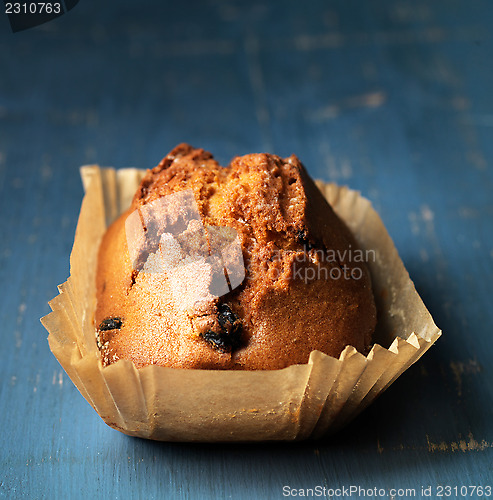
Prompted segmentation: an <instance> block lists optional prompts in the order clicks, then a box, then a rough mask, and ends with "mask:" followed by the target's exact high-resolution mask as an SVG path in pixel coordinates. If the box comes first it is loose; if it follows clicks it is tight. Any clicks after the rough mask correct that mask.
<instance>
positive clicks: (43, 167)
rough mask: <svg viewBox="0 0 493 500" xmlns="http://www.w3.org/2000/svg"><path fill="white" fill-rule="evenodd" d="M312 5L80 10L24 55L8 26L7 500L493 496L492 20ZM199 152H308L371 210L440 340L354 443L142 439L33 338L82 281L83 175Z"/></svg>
mask: <svg viewBox="0 0 493 500" xmlns="http://www.w3.org/2000/svg"><path fill="white" fill-rule="evenodd" d="M307 4H308V5H302V4H301V3H300V2H294V1H285V2H281V1H271V2H267V1H265V0H264V1H249V2H247V1H244V0H241V1H240V0H233V1H226V0H210V1H208V2H198V1H196V2H187V3H186V5H185V4H183V6H180V5H181V4H180V3H179V2H173V3H171V2H167V3H164V2H157V1H151V0H146V1H143V2H139V3H138V6H137V3H136V2H130V1H129V0H126V1H124V0H122V1H120V2H118V5H119V6H118V8H116V7H114V6H110V5H105V6H102V5H101V3H97V2H90V1H89V0H81V1H80V2H79V4H78V5H77V7H76V8H74V9H73V10H71V11H70V12H69V13H68V14H66V15H64V16H62V17H61V18H58V19H57V20H55V21H53V22H51V23H49V24H46V25H43V26H40V27H38V28H35V29H32V30H28V31H25V32H20V33H17V34H15V35H14V34H12V33H11V32H10V31H9V25H8V21H7V18H6V16H5V15H0V49H1V50H0V68H1V74H0V214H1V217H0V280H1V283H2V284H3V287H2V290H3V293H2V300H1V302H0V321H1V324H2V328H1V329H0V337H1V339H0V340H1V346H2V347H1V349H0V407H1V409H2V412H1V416H0V419H1V424H2V430H3V432H2V435H1V437H0V464H1V466H0V497H5V498H79V497H84V498H93V497H101V498H146V499H147V498H168V497H169V498H201V499H202V498H203V499H208V498H211V499H212V498H235V499H236V498H238V499H243V498H245V499H248V498H255V497H259V498H269V499H270V498H283V496H282V487H283V486H284V485H289V486H291V487H293V488H302V487H305V488H309V487H312V488H313V487H315V486H317V485H320V486H325V487H326V488H335V487H342V486H349V485H358V486H362V487H366V488H373V487H375V486H376V487H379V488H380V487H381V488H392V487H399V488H416V490H417V495H416V497H419V496H420V495H419V493H420V488H421V486H422V485H425V486H428V485H432V486H433V487H436V486H437V485H451V486H459V487H460V486H461V485H473V484H482V485H486V484H490V485H492V483H493V471H492V465H491V464H492V461H493V428H492V425H491V422H492V421H493V403H492V401H493V372H492V370H493V368H492V363H491V357H492V355H493V347H492V340H491V339H492V337H491V331H492V325H493V309H492V307H491V297H492V296H493V284H492V283H493V230H492V229H493V228H492V222H491V221H492V219H493V165H492V163H493V140H492V133H493V128H492V127H493V93H492V91H491V89H492V88H493V65H492V63H491V61H492V60H493V40H492V35H491V33H492V29H493V10H492V9H491V4H490V2H488V1H487V0H472V1H465V0H456V1H453V2H451V1H446V0H436V1H434V2H426V1H422V2H418V3H416V2H413V1H411V0H399V1H397V2H396V1H390V0H376V1H374V2H356V1H355V0H351V1H342V0H341V1H332V2H324V1H322V0H320V1H312V2H309V3H307ZM113 7H114V8H113ZM181 141H188V142H190V143H192V144H193V145H195V146H200V147H204V148H206V149H209V150H211V151H212V152H213V153H214V154H215V155H216V156H217V158H218V159H219V160H220V161H221V162H227V161H228V160H229V159H230V158H231V157H232V156H234V155H236V154H245V153H248V152H257V151H262V150H263V151H268V152H273V153H277V154H280V155H289V154H291V153H292V152H295V153H296V154H297V155H298V156H299V157H300V158H301V159H302V161H303V162H304V163H305V165H306V166H307V168H308V170H309V171H310V173H311V174H312V176H314V177H318V178H321V179H323V180H326V181H336V182H339V183H342V184H348V185H349V186H350V187H352V188H354V189H359V190H361V191H362V193H363V195H365V196H367V197H368V198H370V199H371V200H372V202H373V203H374V205H375V206H376V208H377V210H378V211H379V213H380V214H381V216H382V218H383V220H384V222H385V224H386V226H387V229H388V230H389V233H390V234H391V236H392V237H393V238H394V241H395V243H396V246H397V248H398V250H399V252H400V254H401V256H402V258H403V261H404V263H405V265H406V266H407V268H408V270H409V273H410V275H411V277H412V279H413V280H414V281H415V284H416V287H417V289H418V291H419V292H420V294H421V296H422V297H423V299H424V301H425V303H426V305H427V306H428V308H429V310H430V312H431V313H432V315H433V316H434V318H435V321H436V323H437V324H438V326H439V327H440V328H441V329H442V330H443V332H444V334H443V336H442V338H441V339H440V340H439V342H438V343H437V345H436V346H434V347H433V348H432V349H431V350H430V351H429V352H428V353H427V354H426V355H425V356H424V357H423V359H422V360H421V361H420V362H419V363H417V364H416V365H414V366H413V367H412V368H411V369H410V370H408V371H407V372H406V373H405V374H404V375H403V376H402V377H401V378H400V379H399V380H398V381H397V382H396V383H395V384H394V385H393V386H392V387H391V388H390V389H389V390H388V391H387V392H386V393H385V394H384V395H382V396H381V397H380V398H379V399H378V400H377V401H376V402H375V403H374V404H372V405H371V406H370V407H369V408H368V409H367V410H365V412H364V413H363V414H362V415H360V416H359V417H358V419H357V420H356V421H354V422H353V423H352V424H350V425H349V426H348V427H347V428H345V429H344V430H342V431H341V432H340V433H339V434H338V435H337V436H336V437H333V438H331V439H324V440H320V441H316V442H307V443H300V444H296V445H293V444H268V445H267V444H264V445H234V446H225V445H214V446H212V445H193V446H192V445H179V444H163V443H154V442H148V441H144V440H139V439H133V438H128V437H127V436H124V435H122V434H120V433H118V432H117V431H114V430H112V429H110V428H108V427H107V426H106V425H105V424H104V423H103V422H102V421H101V420H100V419H99V417H98V416H97V414H96V413H95V412H94V411H93V410H92V409H91V407H90V406H89V405H88V404H87V403H86V402H85V400H84V399H83V398H82V397H81V396H80V394H78V392H77V390H76V389H75V387H74V386H73V385H72V383H71V382H70V381H69V380H68V378H67V377H66V376H65V374H64V373H62V370H61V368H60V366H59V365H58V364H57V362H56V360H55V358H54V357H53V356H52V355H51V353H50V351H49V349H48V344H47V342H46V332H45V331H44V329H43V327H42V326H41V324H40V323H39V318H40V317H41V316H43V315H45V314H47V313H48V311H49V308H48V305H47V302H48V300H50V299H51V298H52V297H53V296H54V295H55V294H56V285H57V284H59V283H62V282H63V281H65V279H66V277H67V276H68V256H69V253H70V248H71V244H72V241H73V236H74V230H75V224H76V220H77V215H78V210H79V206H80V202H81V199H82V185H81V182H80V178H79V173H78V167H79V166H80V165H81V164H88V163H95V162H97V163H99V164H101V165H114V166H117V167H125V166H139V167H152V166H154V165H155V164H157V163H158V162H159V160H160V159H161V157H162V156H163V155H164V154H165V153H167V152H168V150H170V149H171V148H172V147H173V146H174V145H175V144H176V143H178V142H181ZM354 498H357V497H354Z"/></svg>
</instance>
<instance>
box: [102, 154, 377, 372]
mask: <svg viewBox="0 0 493 500" xmlns="http://www.w3.org/2000/svg"><path fill="white" fill-rule="evenodd" d="M355 256H356V257H359V258H355ZM96 294H97V307H96V313H95V323H96V326H97V343H98V347H99V350H100V352H101V356H102V359H103V364H104V365H110V364H112V363H115V362H117V361H118V360H120V359H126V360H130V361H132V362H133V363H134V364H135V366H136V367H137V368H142V367H144V366H148V365H160V366H165V367H172V368H197V369H231V370H274V369H280V368H284V367H287V366H290V365H294V364H303V363H307V362H308V359H309V356H310V353H311V352H312V351H315V350H317V351H321V352H323V353H325V354H328V355H330V356H333V357H338V356H339V355H340V353H341V352H342V351H343V349H344V348H345V347H346V346H348V345H350V346H353V347H354V348H356V349H357V350H358V351H359V352H361V353H363V354H366V353H367V352H368V349H369V346H370V343H371V339H372V333H373V332H374V329H375V324H376V309H375V302H374V297H373V292H372V287H371V281H370V275H369V272H368V269H367V267H366V264H365V262H363V261H362V259H361V254H360V253H358V245H357V244H356V241H355V240H354V238H353V235H352V234H351V232H350V231H349V229H348V228H347V226H346V225H345V224H344V223H343V222H342V221H341V220H340V219H339V217H338V216H337V215H336V214H335V213H334V211H333V210H332V208H331V206H330V205H329V204H328V202H327V201H326V200H325V198H324V197H323V196H322V194H321V193H320V191H319V190H318V188H317V187H316V186H315V184H314V183H313V181H312V180H311V178H310V177H309V175H308V174H307V172H306V170H305V168H304V167H303V165H302V164H301V163H300V161H299V160H298V158H297V157H296V156H294V155H293V156H290V157H289V158H285V159H283V158H280V157H279V156H275V155H269V154H250V155H246V156H242V157H236V158H234V159H233V160H232V161H231V163H230V165H229V166H227V167H221V166H220V165H219V164H218V163H217V162H216V161H215V160H214V158H213V157H212V155H211V154H210V153H208V152H206V151H204V150H202V149H194V148H193V147H191V146H189V145H187V144H181V145H179V146H177V147H176V148H175V149H173V150H172V151H171V152H170V153H169V154H168V155H167V156H166V157H165V158H164V159H163V160H162V161H161V162H160V164H159V165H158V166H157V167H155V168H154V169H152V170H149V171H147V173H146V174H145V176H144V177H143V179H142V181H141V183H140V186H139V188H138V190H137V192H136V193H135V196H134V198H133V201H132V203H131V206H130V207H129V208H128V209H127V210H126V211H125V212H124V213H122V214H121V215H120V216H119V217H118V218H117V219H116V220H115V221H114V222H113V223H112V225H111V226H110V227H109V228H108V230H107V231H106V233H105V235H104V237H103V239H102V242H101V245H100V249H99V255H98V268H97V275H96Z"/></svg>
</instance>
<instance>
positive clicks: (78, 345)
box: [41, 166, 441, 441]
mask: <svg viewBox="0 0 493 500" xmlns="http://www.w3.org/2000/svg"><path fill="white" fill-rule="evenodd" d="M143 174H144V171H142V170H137V169H122V170H118V171H116V170H114V169H111V168H105V169H101V168H99V167H97V166H87V167H82V169H81V175H82V179H83V184H84V188H85V190H86V194H85V196H84V199H83V202H82V207H81V212H80V216H79V222H78V225H77V230H76V234H75V241H74V246H73V249H72V253H71V256H70V271H71V275H70V277H69V278H68V280H67V281H66V282H65V283H64V284H63V285H60V286H59V287H58V288H59V292H60V294H59V295H58V296H57V297H55V298H54V299H53V300H52V301H51V302H50V306H51V308H52V310H53V312H51V313H50V314H48V315H47V316H45V317H44V318H42V320H41V321H42V323H43V325H44V326H45V327H46V329H47V330H48V331H49V336H48V341H49V344H50V348H51V350H52V352H53V354H54V355H55V356H56V358H57V359H58V361H59V362H60V364H61V365H62V367H63V368H64V369H65V371H66V372H67V374H68V375H69V377H70V378H71V379H72V381H73V382H74V384H75V385H76V386H77V388H78V389H79V391H80V392H81V394H82V395H83V396H84V397H85V398H86V399H87V401H89V403H90V404H91V405H92V407H93V408H94V409H95V410H96V411H97V412H98V414H99V415H100V416H101V418H102V419H103V420H104V421H105V422H106V423H107V424H108V425H109V426H111V427H113V428H115V429H118V430H119V431H121V432H124V433H125V434H129V435H132V436H140V437H143V438H148V439H156V440H163V441H261V440H300V439H306V438H315V437H319V436H322V435H324V434H326V433H328V432H332V431H335V430H336V429H338V428H339V427H341V426H342V425H344V424H346V423H347V422H348V421H349V420H351V419H352V418H354V417H355V416H356V415H357V414H358V413H359V412H361V411H362V410H363V409H364V408H365V407H366V406H367V405H368V404H370V403H371V402H372V401H373V400H374V399H375V397H376V396H377V395H378V394H380V393H381V392H382V391H384V390H385V389H386V388H387V387H388V386H389V385H390V384H391V383H392V382H393V381H394V380H395V379H396V378H397V377H398V376H399V375H400V374H401V373H402V372H404V371H405V370H406V369H407V368H409V366H410V365H411V364H413V363H414V362H415V361H417V360H418V359H419V358H420V357H421V356H422V355H423V354H424V353H425V352H426V350H427V349H429V347H430V346H431V345H432V344H433V343H434V342H435V341H436V339H437V338H438V337H439V336H440V334H441V332H440V330H439V329H438V328H437V327H436V325H435V324H434V322H433V319H432V317H431V316H430V314H429V312H428V311H427V309H426V307H425V306H424V304H423V302H422V301H421V299H420V297H419V296H418V294H417V292H416V290H415V288H414V285H413V283H412V281H411V280H410V279H409V275H408V273H407V271H406V270H405V268H404V265H403V263H402V261H401V260H400V258H399V256H398V254H397V251H396V249H395V247H394V245H393V243H392V240H391V238H390V236H389V235H388V233H387V231H386V230H385V227H384V226H383V223H382V221H381V219H380V217H379V216H378V214H377V213H376V212H375V210H374V209H373V208H372V206H371V204H370V202H369V201H368V200H366V199H365V198H363V197H361V196H360V195H359V193H357V192H355V191H351V190H350V189H348V188H346V187H338V186H336V185H334V184H323V183H318V186H319V188H320V189H321V191H322V192H323V194H324V195H325V197H326V198H327V199H328V200H329V202H330V203H331V205H332V206H333V208H334V210H335V211H336V212H337V214H338V215H339V216H340V217H341V218H342V219H343V220H344V221H345V222H346V223H347V225H348V226H349V227H350V228H351V230H352V231H353V233H354V235H355V237H356V239H357V241H358V243H359V245H360V247H361V249H363V250H365V249H369V250H370V249H373V250H374V251H375V255H376V259H375V261H374V262H373V261H370V262H368V265H369V268H370V272H371V275H372V280H373V288H374V292H375V299H376V302H377V308H378V327H377V332H376V333H375V337H374V339H375V340H376V341H377V342H378V344H375V345H374V346H373V348H372V349H371V352H370V353H369V354H368V356H363V355H362V354H360V353H358V352H357V351H356V350H355V349H354V348H353V347H350V346H347V347H346V349H345V350H344V351H343V352H342V354H341V355H340V357H339V359H336V358H333V357H330V356H327V355H325V354H323V353H321V352H319V351H313V352H312V353H311V355H310V359H309V361H308V363H307V364H305V365H294V366H290V367H288V368H285V369H282V370H273V371H220V370H185V369H176V368H164V367H160V366H148V367H146V368H141V369H136V368H135V366H134V365H133V363H132V362H130V361H126V360H120V361H118V362H117V363H115V364H112V365H110V366H107V367H103V366H102V363H101V358H100V354H99V351H98V349H97V346H96V341H95V326H94V322H93V321H94V319H93V318H94V310H95V303H96V298H95V273H96V264H97V254H98V248H99V243H100V241H101V238H102V236H103V234H104V232H105V230H106V227H107V225H108V224H109V223H110V222H111V221H112V220H114V219H115V218H116V217H117V216H118V215H119V214H120V213H121V212H123V211H124V210H125V209H126V208H127V207H128V206H129V205H130V202H131V199H132V197H133V195H134V192H135V191H136V189H137V186H138V184H139V182H140V180H141V178H142V176H143Z"/></svg>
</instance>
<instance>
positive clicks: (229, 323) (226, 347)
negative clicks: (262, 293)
mask: <svg viewBox="0 0 493 500" xmlns="http://www.w3.org/2000/svg"><path fill="white" fill-rule="evenodd" d="M217 310H218V314H217V321H218V323H219V327H220V331H219V332H214V331H212V330H209V331H207V332H205V333H203V334H202V337H203V338H204V339H205V340H207V342H209V343H210V344H212V345H213V346H214V347H215V348H216V349H218V350H219V351H222V352H231V351H232V350H233V349H236V348H237V347H239V345H240V336H241V321H240V318H238V316H236V314H235V313H234V312H233V311H232V310H231V308H230V307H229V306H228V304H218V306H217Z"/></svg>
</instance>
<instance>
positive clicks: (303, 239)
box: [296, 230, 315, 252]
mask: <svg viewBox="0 0 493 500" xmlns="http://www.w3.org/2000/svg"><path fill="white" fill-rule="evenodd" d="M296 239H297V240H298V243H299V244H300V245H303V247H304V249H305V252H309V251H310V250H313V249H314V248H315V245H312V244H311V243H310V241H309V240H308V238H307V236H306V233H305V231H302V230H300V231H298V232H297V233H296Z"/></svg>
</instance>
